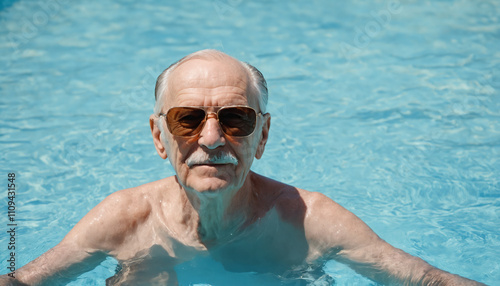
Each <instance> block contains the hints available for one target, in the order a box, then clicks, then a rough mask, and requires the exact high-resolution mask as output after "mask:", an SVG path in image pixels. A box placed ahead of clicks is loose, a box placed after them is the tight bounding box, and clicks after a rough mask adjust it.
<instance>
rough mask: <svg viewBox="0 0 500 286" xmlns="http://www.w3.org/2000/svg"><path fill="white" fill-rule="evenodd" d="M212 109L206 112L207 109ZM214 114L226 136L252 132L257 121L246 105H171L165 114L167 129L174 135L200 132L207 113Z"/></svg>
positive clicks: (189, 135) (252, 111) (255, 113)
mask: <svg viewBox="0 0 500 286" xmlns="http://www.w3.org/2000/svg"><path fill="white" fill-rule="evenodd" d="M208 108H212V109H214V111H213V112H208V111H207V109H208ZM209 113H212V114H215V115H216V119H217V121H218V122H219V126H220V128H221V129H222V132H224V134H226V135H228V136H234V137H245V136H248V135H250V134H252V133H253V131H254V130H255V125H256V122H257V115H262V113H260V112H259V113H257V112H256V111H255V109H253V108H251V107H248V106H223V107H221V106H215V107H172V108H170V109H169V110H168V111H167V114H164V113H160V116H165V120H166V122H167V127H168V131H170V133H172V135H175V136H182V137H192V136H195V135H198V134H200V132H201V130H203V126H204V125H205V122H206V121H207V117H208V114H209Z"/></svg>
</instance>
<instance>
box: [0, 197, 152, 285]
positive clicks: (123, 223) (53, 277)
mask: <svg viewBox="0 0 500 286" xmlns="http://www.w3.org/2000/svg"><path fill="white" fill-rule="evenodd" d="M127 191H128V190H124V191H120V192H117V193H114V194H112V195H110V196H108V197H107V198H106V199H105V200H103V201H102V202H101V203H100V204H98V205H97V206H96V207H95V208H93V209H92V210H91V211H90V212H89V213H88V214H87V215H85V217H83V218H82V219H81V220H80V221H79V222H78V223H77V224H76V225H75V227H74V228H73V229H72V230H71V231H70V232H69V233H68V234H67V235H66V236H65V237H64V239H63V240H62V241H61V242H60V243H59V244H57V245H56V246H55V247H53V248H52V249H50V250H49V251H47V252H46V253H44V254H42V255H41V256H40V257H38V258H37V259H35V260H33V261H31V262H30V263H28V264H26V265H25V266H23V267H21V268H20V269H18V270H17V271H16V272H15V278H16V279H15V280H14V279H12V278H10V277H7V276H3V277H2V279H1V280H0V284H1V285H5V283H7V282H6V281H9V282H12V283H13V285H16V283H25V284H28V285H64V284H65V283H67V282H68V281H71V280H74V279H75V278H76V277H77V276H78V275H80V274H82V273H84V272H87V271H89V270H91V269H93V268H95V267H96V266H97V265H98V264H99V263H101V262H102V261H103V260H104V259H105V258H106V256H107V255H108V253H112V252H114V251H115V250H116V249H118V248H119V247H120V246H121V245H122V244H123V242H124V239H125V237H127V236H128V235H129V234H130V233H131V232H133V231H135V229H136V226H137V223H140V222H139V221H138V220H141V219H143V218H144V217H147V210H148V209H147V208H146V209H144V208H142V209H141V210H140V211H139V210H138V208H139V206H140V205H141V204H140V203H138V202H137V201H135V204H134V202H133V201H134V200H133V199H132V198H131V197H130V196H128V195H127ZM138 205H139V206H138ZM131 206H132V207H131ZM130 216H135V217H134V219H130ZM6 278H8V279H6ZM13 280H14V281H15V282H14V281H13ZM7 285H9V284H8V283H7ZM21 285H22V284H21Z"/></svg>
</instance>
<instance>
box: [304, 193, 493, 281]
mask: <svg viewBox="0 0 500 286" xmlns="http://www.w3.org/2000/svg"><path fill="white" fill-rule="evenodd" d="M309 209H310V213H309V215H308V216H307V217H306V226H305V227H306V234H307V236H308V240H310V241H311V242H312V243H313V246H314V247H315V248H316V249H318V251H320V252H321V253H328V254H329V255H328V256H329V258H333V259H335V260H337V261H339V262H342V263H345V264H347V265H349V266H350V267H351V268H352V269H354V270H355V271H356V272H358V273H360V274H362V275H363V276H366V277H368V278H370V279H372V280H375V281H377V282H379V283H382V284H385V285H387V284H398V285H484V284H481V283H477V282H475V281H472V280H469V279H466V278H463V277H460V276H458V275H454V274H451V273H448V272H445V271H442V270H439V269H437V268H435V267H433V266H431V265H430V264H428V263H427V262H425V261H424V260H422V259H420V258H418V257H414V256H412V255H410V254H408V253H406V252H404V251H402V250H400V249H397V248H395V247H393V246H391V245H390V244H388V243H387V242H385V241H384V240H382V239H381V238H380V237H378V236H377V235H376V234H375V233H374V232H373V230H371V229H370V228H369V227H368V226H367V225H366V224H365V223H364V222H363V221H361V219H359V218H358V217H357V216H355V215H354V214H353V213H351V212H349V211H348V210H346V209H344V208H343V207H341V206H340V205H338V204H337V203H335V202H334V201H332V200H331V199H329V198H328V197H326V196H324V195H322V194H319V193H313V194H311V199H310V203H309Z"/></svg>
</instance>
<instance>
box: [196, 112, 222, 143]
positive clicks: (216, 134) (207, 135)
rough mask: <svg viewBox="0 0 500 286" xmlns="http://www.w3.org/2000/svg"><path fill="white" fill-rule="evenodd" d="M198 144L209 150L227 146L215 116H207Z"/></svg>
mask: <svg viewBox="0 0 500 286" xmlns="http://www.w3.org/2000/svg"><path fill="white" fill-rule="evenodd" d="M198 143H199V144H200V145H201V146H205V147H207V148H208V149H215V148H217V147H219V146H224V144H226V138H225V137H224V133H223V132H222V129H221V127H220V125H219V121H217V118H216V116H215V114H208V115H207V121H206V122H205V126H203V130H201V133H200V138H199V139H198Z"/></svg>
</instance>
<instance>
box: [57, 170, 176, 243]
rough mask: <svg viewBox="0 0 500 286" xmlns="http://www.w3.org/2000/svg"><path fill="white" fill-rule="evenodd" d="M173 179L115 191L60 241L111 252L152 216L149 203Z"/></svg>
mask: <svg viewBox="0 0 500 286" xmlns="http://www.w3.org/2000/svg"><path fill="white" fill-rule="evenodd" d="M171 181H172V178H166V179H162V180H159V181H155V182H151V183H147V184H144V185H141V186H138V187H134V188H129V189H124V190H120V191H117V192H114V193H112V194H110V195H109V196H107V197H106V198H105V199H104V200H103V201H102V202H100V203H99V204H98V205H97V206H95V207H94V208H93V209H92V210H90V211H89V212H88V214H87V215H85V216H84V217H83V218H82V219H81V220H80V221H79V222H78V223H77V224H76V225H75V227H74V228H73V229H72V230H71V231H70V232H69V233H68V235H67V236H66V237H65V238H64V240H63V241H65V240H67V241H77V242H78V243H79V244H81V245H83V244H85V245H86V246H87V247H88V248H92V249H96V250H103V251H112V250H114V249H116V248H117V247H119V246H120V245H121V244H122V243H123V242H124V240H125V238H126V237H127V236H128V235H130V234H132V233H133V232H135V231H136V230H137V228H138V227H139V226H140V225H141V224H143V223H144V222H145V221H146V220H148V218H149V217H150V215H151V212H152V204H153V203H154V202H155V201H156V200H157V199H158V196H160V193H161V192H160V190H162V189H164V188H168V186H169V184H171Z"/></svg>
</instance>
